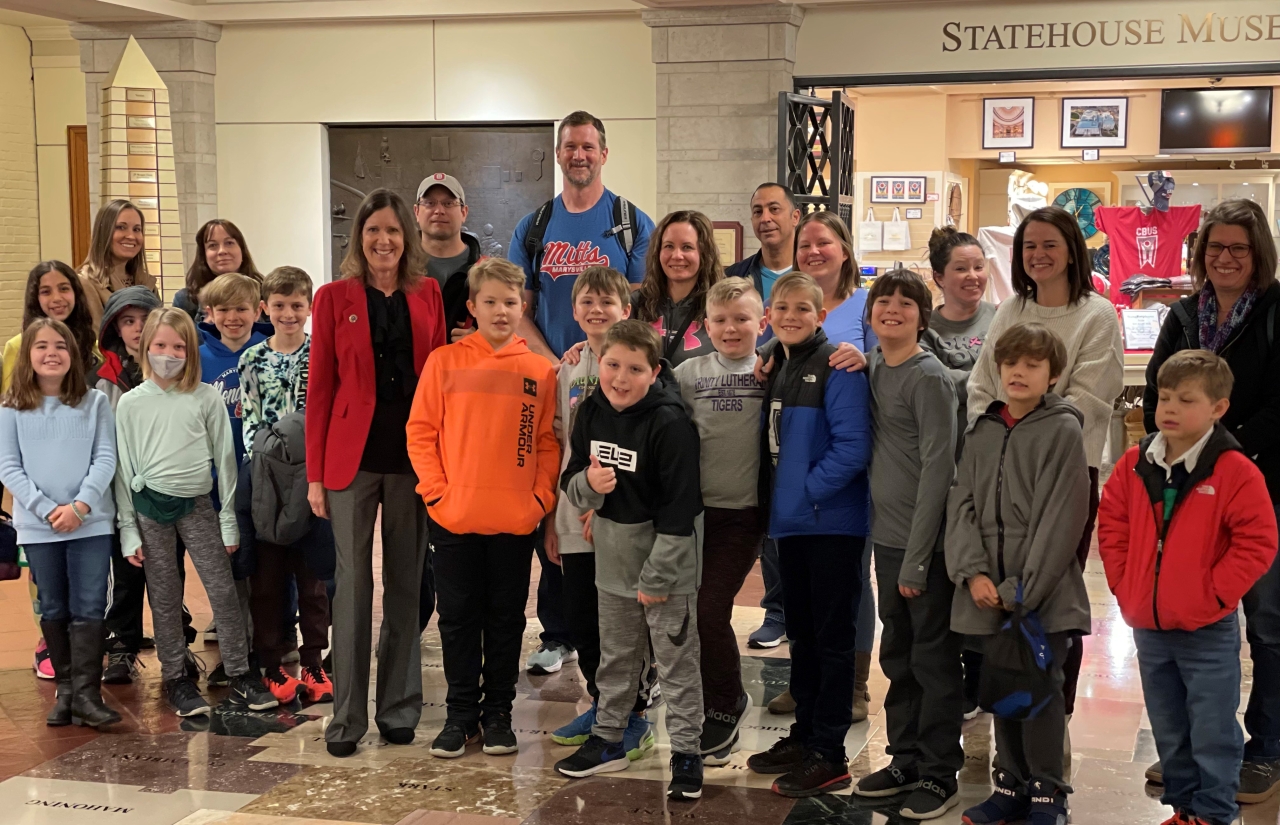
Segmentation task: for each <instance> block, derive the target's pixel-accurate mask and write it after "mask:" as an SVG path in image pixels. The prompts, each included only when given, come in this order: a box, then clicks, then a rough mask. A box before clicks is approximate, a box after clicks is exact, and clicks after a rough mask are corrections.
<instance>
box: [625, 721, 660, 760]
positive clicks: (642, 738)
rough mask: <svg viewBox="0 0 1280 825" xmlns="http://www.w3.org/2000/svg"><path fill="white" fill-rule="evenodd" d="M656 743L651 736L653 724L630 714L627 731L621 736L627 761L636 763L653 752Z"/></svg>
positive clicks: (655, 739)
mask: <svg viewBox="0 0 1280 825" xmlns="http://www.w3.org/2000/svg"><path fill="white" fill-rule="evenodd" d="M657 741H658V740H657V738H656V737H655V736H654V735H653V723H651V722H650V721H649V720H648V719H645V718H644V717H643V716H641V715H640V714H638V713H633V714H631V718H630V719H628V720H627V730H626V732H625V733H623V734H622V747H623V748H625V749H626V751H627V759H630V760H631V761H632V762H634V761H636V760H637V759H639V758H640V757H642V756H644V755H645V754H646V753H648V752H649V751H651V750H653V746H654V745H655V744H656V743H657Z"/></svg>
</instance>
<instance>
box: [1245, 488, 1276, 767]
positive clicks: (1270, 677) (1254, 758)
mask: <svg viewBox="0 0 1280 825" xmlns="http://www.w3.org/2000/svg"><path fill="white" fill-rule="evenodd" d="M1276 516H1277V518H1280V507H1277V508H1276ZM1242 603H1243V604H1244V632H1245V638H1246V639H1248V640H1249V658H1250V659H1252V660H1253V690H1251V691H1250V692H1249V704H1248V706H1247V707H1246V708H1245V712H1244V728H1245V730H1246V731H1248V732H1249V741H1248V742H1247V743H1246V744H1245V746H1244V758H1245V761H1246V762H1272V761H1274V760H1276V759H1280V556H1276V560H1275V561H1274V562H1272V564H1271V569H1270V570H1268V571H1267V572H1266V573H1264V574H1263V576H1262V578H1260V579H1258V581H1257V582H1255V583H1254V585H1253V587H1252V588H1250V590H1249V592H1248V593H1246V594H1245V595H1244V599H1243V600H1242Z"/></svg>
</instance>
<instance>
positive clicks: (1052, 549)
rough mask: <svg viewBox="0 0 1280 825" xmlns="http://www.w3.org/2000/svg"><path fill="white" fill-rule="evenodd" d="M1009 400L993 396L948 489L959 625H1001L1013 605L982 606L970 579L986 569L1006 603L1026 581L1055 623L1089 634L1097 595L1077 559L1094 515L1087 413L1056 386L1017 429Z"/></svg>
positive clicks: (1026, 599)
mask: <svg viewBox="0 0 1280 825" xmlns="http://www.w3.org/2000/svg"><path fill="white" fill-rule="evenodd" d="M1003 406H1004V403H1003V402H1001V401H996V402H993V403H992V404H991V406H990V407H988V408H987V411H986V412H985V413H983V414H982V415H980V416H978V417H977V418H976V419H974V422H973V424H972V425H971V426H970V427H969V432H968V434H967V435H966V436H965V442H964V451H963V453H962V454H961V457H960V465H959V467H958V468H957V470H956V479H955V483H954V485H952V487H951V492H950V494H949V495H948V497H947V536H946V554H947V572H948V573H949V574H950V576H951V580H952V581H954V582H955V583H956V595H955V600H954V601H953V602H952V604H951V629H952V630H954V631H956V632H957V633H968V634H973V635H991V634H994V633H996V631H997V630H998V629H999V626H1000V623H1001V621H1003V619H1004V613H1003V612H1002V611H1001V610H998V609H995V608H981V609H980V608H979V607H978V606H977V605H976V604H974V601H973V597H972V596H971V595H970V594H969V587H968V581H969V579H970V578H972V577H974V576H976V575H978V574H979V573H982V574H985V575H986V576H988V577H989V578H990V579H991V580H992V581H993V582H995V583H996V586H997V589H998V590H999V591H1000V597H1001V599H1003V601H1004V606H1005V608H1006V609H1011V608H1012V606H1013V604H1014V601H1015V596H1016V592H1017V585H1018V582H1019V581H1021V582H1022V588H1023V594H1022V601H1023V604H1025V605H1026V607H1027V608H1028V609H1031V610H1035V611H1037V612H1038V613H1039V615H1040V621H1041V622H1042V623H1043V625H1044V629H1045V631H1046V632H1049V633H1059V632H1063V631H1069V630H1078V631H1081V632H1083V633H1088V632H1089V629H1090V625H1089V594H1088V593H1087V592H1086V590H1085V586H1084V574H1083V571H1082V570H1081V569H1080V564H1079V563H1078V562H1077V561H1076V548H1077V547H1078V546H1079V544H1080V537H1081V536H1082V535H1083V534H1084V529H1085V524H1086V522H1087V521H1088V518H1089V464H1088V462H1087V461H1086V460H1085V453H1084V435H1083V427H1082V425H1083V422H1084V416H1082V415H1081V414H1080V412H1079V410H1077V409H1076V408H1075V407H1074V406H1072V405H1071V403H1070V402H1068V401H1066V400H1064V399H1063V398H1061V397H1060V396H1058V395H1055V394H1054V393H1046V394H1045V396H1044V400H1043V401H1042V402H1041V404H1040V406H1039V407H1037V408H1036V409H1034V410H1032V411H1031V412H1030V413H1028V414H1027V415H1026V416H1025V417H1024V418H1023V419H1022V420H1020V421H1019V422H1018V423H1017V424H1016V425H1015V426H1014V427H1012V428H1010V427H1009V426H1008V425H1006V424H1005V422H1004V419H1003V418H1002V417H1001V415H1000V410H1001V408H1002V407H1003ZM1002 559H1003V573H1002V572H1001V569H1002V567H1001V561H1002Z"/></svg>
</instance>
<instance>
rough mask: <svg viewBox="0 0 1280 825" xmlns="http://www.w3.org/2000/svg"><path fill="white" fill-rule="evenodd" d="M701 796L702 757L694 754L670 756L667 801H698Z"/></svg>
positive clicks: (674, 754)
mask: <svg viewBox="0 0 1280 825" xmlns="http://www.w3.org/2000/svg"><path fill="white" fill-rule="evenodd" d="M701 796H702V756H701V755H700V754H696V753H673V754H671V784H670V785H667V798H668V799H698V798H700V797H701Z"/></svg>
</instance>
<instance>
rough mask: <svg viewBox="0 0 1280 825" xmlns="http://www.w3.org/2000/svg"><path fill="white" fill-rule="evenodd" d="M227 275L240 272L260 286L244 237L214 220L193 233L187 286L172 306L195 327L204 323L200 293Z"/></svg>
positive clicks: (231, 225) (232, 226) (236, 229)
mask: <svg viewBox="0 0 1280 825" xmlns="http://www.w3.org/2000/svg"><path fill="white" fill-rule="evenodd" d="M228 272H239V273H240V274H241V275H248V276H249V277H250V278H252V279H254V280H255V281H257V282H258V283H262V273H261V272H259V271H258V268H257V267H256V266H254V264H253V256H252V255H250V254H249V245H248V244H246V243H245V242H244V233H243V232H241V231H240V228H239V227H237V226H236V225H235V224H234V223H232V222H231V221H228V220H224V219H222V218H214V219H213V220H211V221H209V222H208V223H206V224H205V225H204V226H202V227H200V229H199V230H198V231H197V232H196V259H195V260H194V261H192V262H191V268H190V269H188V270H187V281H186V286H184V287H183V288H182V289H180V290H178V293H177V294H176V295H174V296H173V305H174V306H176V307H177V308H178V309H181V310H183V311H184V312H186V313H187V314H188V315H190V316H191V319H192V320H193V321H195V322H196V325H197V326H198V325H199V324H200V322H201V321H203V320H204V307H202V306H200V290H202V289H204V288H205V287H206V286H208V285H209V282H210V281H212V280H213V279H214V278H216V277H218V276H219V275H226V274H227V273H228Z"/></svg>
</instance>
